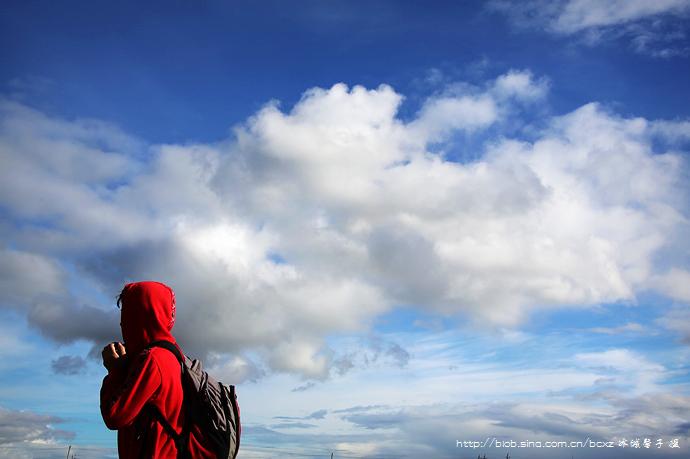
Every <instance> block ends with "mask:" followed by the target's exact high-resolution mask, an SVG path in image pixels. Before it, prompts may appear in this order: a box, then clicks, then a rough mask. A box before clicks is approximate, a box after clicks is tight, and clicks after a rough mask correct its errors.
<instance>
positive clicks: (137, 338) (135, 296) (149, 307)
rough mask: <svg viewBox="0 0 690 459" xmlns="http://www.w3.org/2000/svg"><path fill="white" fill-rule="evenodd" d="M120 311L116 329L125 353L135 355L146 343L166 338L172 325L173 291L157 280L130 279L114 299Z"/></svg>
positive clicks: (173, 311) (173, 317) (170, 338)
mask: <svg viewBox="0 0 690 459" xmlns="http://www.w3.org/2000/svg"><path fill="white" fill-rule="evenodd" d="M118 303H119V304H121V307H122V310H121V314H120V328H121V329H122V339H123V340H124V344H125V348H126V349H127V353H128V354H130V355H136V354H139V353H140V352H141V351H142V350H144V348H146V346H148V345H149V344H150V343H152V342H154V341H158V340H167V341H171V342H173V343H175V338H173V336H172V334H171V330H172V328H173V325H175V293H174V292H173V290H172V289H171V288H170V287H168V286H167V285H165V284H163V283H161V282H152V281H145V282H134V283H131V284H127V285H125V287H124V288H123V289H122V292H121V293H120V296H119V298H118Z"/></svg>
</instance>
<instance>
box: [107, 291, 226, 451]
mask: <svg viewBox="0 0 690 459" xmlns="http://www.w3.org/2000/svg"><path fill="white" fill-rule="evenodd" d="M118 304H121V305H122V309H121V321H120V327H121V330H122V338H123V341H124V342H112V343H110V344H108V345H107V346H106V347H105V348H104V349H103V353H102V355H103V365H104V366H105V368H106V369H107V370H108V375H107V376H106V377H105V378H104V379H103V385H102V387H101V415H102V416H103V421H104V422H105V425H106V426H107V427H108V428H109V429H111V430H117V431H118V434H117V449H118V453H119V457H120V458H123V459H129V458H131V459H141V458H147V459H148V458H151V459H157V458H165V459H167V458H175V457H177V447H176V445H175V441H174V440H173V438H172V437H171V436H170V435H168V433H167V432H166V431H165V430H164V428H163V426H162V425H161V424H160V422H158V421H157V420H156V417H155V416H154V413H153V409H152V407H155V409H158V411H159V412H160V414H161V415H162V416H163V417H164V418H165V419H166V420H167V421H168V423H169V424H170V425H171V426H172V427H173V429H175V431H176V432H178V433H180V432H182V429H183V427H184V410H183V390H182V380H181V368H180V363H179V362H178V360H177V358H176V357H175V355H173V354H172V353H171V352H170V351H168V350H166V349H162V348H159V347H153V348H150V349H149V348H148V347H147V346H148V345H150V344H151V343H153V342H154V341H158V340H166V341H170V342H171V343H173V344H175V345H176V346H177V342H176V341H175V338H174V337H173V335H172V333H171V330H172V328H173V325H174V324H175V294H174V292H173V291H172V289H171V288H170V287H168V286H167V285H165V284H162V283H160V282H136V283H132V284H127V285H125V287H124V289H123V290H122V293H120V296H119V298H118ZM193 430H196V429H193ZM197 432H198V431H197ZM188 445H189V446H188V448H189V450H190V452H191V454H190V455H191V457H213V454H211V453H210V452H209V451H207V450H205V449H204V448H203V447H202V446H201V444H200V443H199V442H198V441H197V440H196V438H195V437H194V435H193V434H192V435H190V438H189V444H188Z"/></svg>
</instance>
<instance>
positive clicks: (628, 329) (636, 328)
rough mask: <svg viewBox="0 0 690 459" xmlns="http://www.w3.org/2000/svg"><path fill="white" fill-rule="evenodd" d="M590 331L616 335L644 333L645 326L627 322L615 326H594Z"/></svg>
mask: <svg viewBox="0 0 690 459" xmlns="http://www.w3.org/2000/svg"><path fill="white" fill-rule="evenodd" d="M589 330H590V331H592V332H594V333H604V334H606V335H618V334H622V333H644V332H645V331H647V328H646V327H645V326H643V325H640V324H638V323H636V322H628V323H626V324H624V325H619V326H617V327H594V328H590V329H589Z"/></svg>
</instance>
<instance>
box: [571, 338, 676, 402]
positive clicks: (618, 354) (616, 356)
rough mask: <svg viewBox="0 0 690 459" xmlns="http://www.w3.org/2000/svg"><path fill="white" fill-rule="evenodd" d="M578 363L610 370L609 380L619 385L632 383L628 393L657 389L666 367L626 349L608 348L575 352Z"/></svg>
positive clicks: (642, 392)
mask: <svg viewBox="0 0 690 459" xmlns="http://www.w3.org/2000/svg"><path fill="white" fill-rule="evenodd" d="M574 359H575V361H576V362H577V363H578V364H581V365H583V366H585V367H587V368H595V369H596V368H600V369H604V370H606V371H612V372H613V373H611V374H610V375H609V378H610V379H609V382H610V383H615V384H619V385H621V386H626V385H632V388H631V390H629V391H626V393H628V394H631V393H632V394H637V395H639V394H644V393H650V392H655V391H659V389H660V388H659V386H658V383H659V382H661V381H662V380H663V379H664V378H665V377H667V374H666V368H665V367H664V366H663V365H661V364H658V363H655V362H652V361H650V360H649V359H647V358H646V357H644V356H643V355H640V354H638V353H636V352H633V351H630V350H628V349H609V350H606V351H603V352H589V353H581V354H576V355H575V357H574Z"/></svg>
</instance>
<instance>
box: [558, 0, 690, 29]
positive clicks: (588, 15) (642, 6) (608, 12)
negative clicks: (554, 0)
mask: <svg viewBox="0 0 690 459" xmlns="http://www.w3.org/2000/svg"><path fill="white" fill-rule="evenodd" d="M688 7H690V2H688V0H655V1H653V2H650V1H645V0H632V1H631V0H613V1H606V2H601V1H596V0H570V1H568V2H566V3H565V5H564V6H563V9H562V10H561V12H560V14H559V15H558V17H557V18H556V20H555V22H554V23H553V24H552V25H553V27H554V29H555V30H557V31H559V32H563V33H573V32H577V31H580V30H583V29H587V28H590V27H601V26H607V25H613V24H624V23H627V22H631V21H636V20H639V19H643V18H647V17H650V16H655V15H659V14H680V13H683V12H685V11H687V9H688Z"/></svg>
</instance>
